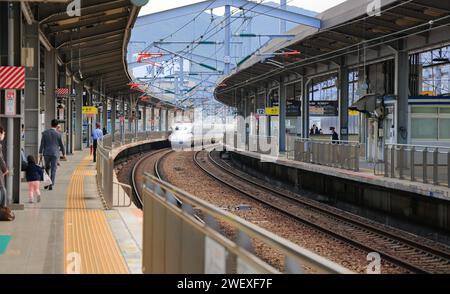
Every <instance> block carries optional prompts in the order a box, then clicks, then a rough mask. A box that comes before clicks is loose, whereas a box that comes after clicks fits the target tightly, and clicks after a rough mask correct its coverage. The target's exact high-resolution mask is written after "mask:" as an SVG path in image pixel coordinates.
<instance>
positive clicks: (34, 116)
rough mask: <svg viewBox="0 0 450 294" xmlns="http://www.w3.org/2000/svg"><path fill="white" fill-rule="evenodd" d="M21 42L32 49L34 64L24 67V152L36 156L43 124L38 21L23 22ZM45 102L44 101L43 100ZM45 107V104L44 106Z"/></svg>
mask: <svg viewBox="0 0 450 294" xmlns="http://www.w3.org/2000/svg"><path fill="white" fill-rule="evenodd" d="M23 29H24V36H23V40H22V41H23V44H24V47H26V48H32V49H33V58H34V66H33V67H26V72H25V107H24V120H23V123H24V125H25V129H24V131H25V145H24V147H25V154H27V155H32V156H34V158H38V157H37V156H38V153H39V144H40V139H41V133H42V131H43V126H42V122H41V99H40V95H39V86H40V56H41V54H40V52H39V51H40V43H39V23H38V22H33V24H31V25H28V24H24V26H23ZM44 102H45V101H44ZM44 107H45V106H44Z"/></svg>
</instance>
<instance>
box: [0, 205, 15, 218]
mask: <svg viewBox="0 0 450 294" xmlns="http://www.w3.org/2000/svg"><path fill="white" fill-rule="evenodd" d="M15 218H16V216H15V215H14V213H13V212H12V211H11V209H10V208H9V207H3V206H0V221H2V222H11V221H13V220H14V219H15Z"/></svg>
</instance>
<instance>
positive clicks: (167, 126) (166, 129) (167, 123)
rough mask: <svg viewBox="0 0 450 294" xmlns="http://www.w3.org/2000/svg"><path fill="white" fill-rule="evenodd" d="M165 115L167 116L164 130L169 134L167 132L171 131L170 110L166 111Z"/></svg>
mask: <svg viewBox="0 0 450 294" xmlns="http://www.w3.org/2000/svg"><path fill="white" fill-rule="evenodd" d="M164 115H165V128H164V131H165V132H167V131H169V109H166V110H165V111H164Z"/></svg>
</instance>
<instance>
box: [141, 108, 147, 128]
mask: <svg viewBox="0 0 450 294" xmlns="http://www.w3.org/2000/svg"><path fill="white" fill-rule="evenodd" d="M142 128H143V129H144V132H146V131H147V107H146V106H145V105H144V106H143V107H142Z"/></svg>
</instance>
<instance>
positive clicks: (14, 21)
mask: <svg viewBox="0 0 450 294" xmlns="http://www.w3.org/2000/svg"><path fill="white" fill-rule="evenodd" d="M7 5H8V10H7V15H8V17H7V20H5V21H4V22H2V23H4V24H7V31H4V33H6V32H7V40H6V43H7V46H5V47H4V48H5V49H6V48H7V50H8V52H7V53H8V65H10V66H19V65H20V58H21V52H20V51H21V50H20V49H21V48H20V47H21V31H20V27H21V18H20V3H14V2H8V3H7ZM2 26H3V25H2ZM3 36H5V37H6V34H5V35H3ZM5 39H6V38H5ZM5 39H3V40H2V41H5ZM37 66H39V65H37ZM15 92H16V116H15V117H8V118H6V119H2V123H1V124H2V125H3V126H5V127H6V143H5V144H4V147H6V150H5V152H6V164H7V165H8V170H9V174H8V175H7V176H6V192H7V195H6V197H7V204H8V205H10V204H18V203H19V202H20V168H19V167H20V145H21V124H20V122H21V117H20V115H21V110H22V104H21V98H22V97H21V91H15ZM12 208H14V205H12Z"/></svg>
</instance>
